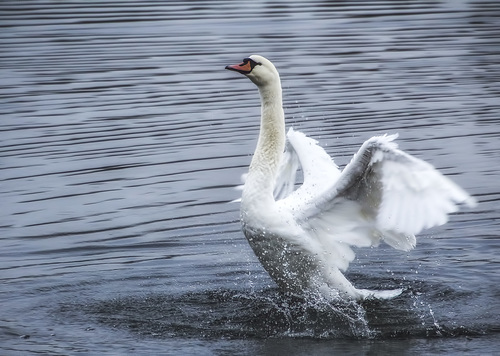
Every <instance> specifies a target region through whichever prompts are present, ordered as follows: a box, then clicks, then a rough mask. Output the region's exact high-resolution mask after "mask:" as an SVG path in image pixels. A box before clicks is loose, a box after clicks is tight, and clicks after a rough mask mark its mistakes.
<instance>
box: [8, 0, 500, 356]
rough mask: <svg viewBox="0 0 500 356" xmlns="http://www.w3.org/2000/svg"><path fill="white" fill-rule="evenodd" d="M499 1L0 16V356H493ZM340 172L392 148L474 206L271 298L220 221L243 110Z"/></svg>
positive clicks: (94, 8) (244, 120)
mask: <svg viewBox="0 0 500 356" xmlns="http://www.w3.org/2000/svg"><path fill="white" fill-rule="evenodd" d="M499 18H500V3H499V2H498V1H495V0H490V1H460V0H457V1H455V0H453V1H451V0H450V1H431V0H429V1H406V0H405V1H377V2H368V1H310V2H304V1H244V2H243V1H242V2H239V1H179V2H175V1H120V2H111V1H105V2H103V1H63V2H62V1H50V0H47V1H7V0H5V1H2V2H0V27H1V34H0V36H1V42H0V46H1V48H0V73H1V83H0V98H1V101H0V112H1V116H0V120H1V121H0V131H1V136H0V142H1V143H0V152H1V153H0V154H1V161H0V204H1V211H0V300H1V304H0V353H1V354H2V355H26V354H51V355H68V354H88V355H95V354H114V355H120V354H171V355H175V354H183V355H187V354H203V355H209V354H214V355H233V354H240V355H279V354H286V355H327V354H328V355H331V354H355V355H376V354H414V355H416V354H436V353H440V354H449V355H459V354H477V355H479V354H481V355H487V354H495V353H497V352H498V347H499V346H500V344H499V341H498V339H499V331H500V317H499V310H500V287H499V284H500V283H499V282H500V278H499V274H498V269H499V261H500V258H499V257H498V256H499V247H500V243H499V235H500V233H499V229H500V218H499V217H500V208H499V199H500V183H499V173H500V99H499V94H500V83H499V80H500V21H499ZM253 53H259V54H262V55H265V56H266V57H268V58H270V59H271V60H273V61H274V62H275V64H276V66H277V67H278V69H279V70H280V72H281V76H282V80H283V88H284V91H285V93H284V105H285V112H286V115H287V123H288V126H291V125H293V126H294V128H295V129H299V130H302V131H304V132H306V133H308V134H310V135H311V136H313V137H314V138H316V139H318V140H319V141H320V142H321V144H322V145H323V146H324V147H325V148H326V150H327V151H328V152H329V153H330V154H331V155H332V156H334V157H335V158H336V162H337V163H338V164H339V165H341V166H343V165H345V164H346V163H347V162H348V161H349V159H350V157H351V156H352V154H353V153H354V152H355V151H356V150H357V148H358V147H359V146H360V145H361V143H362V142H363V141H364V140H365V139H367V138H369V137H370V136H372V135H375V134H383V133H386V132H388V133H394V132H399V133H400V138H399V140H398V142H399V144H400V146H401V148H403V149H404V150H406V151H408V152H410V153H412V154H414V155H416V156H418V157H420V158H423V159H425V160H426V161H428V162H431V163H432V164H434V165H435V166H436V167H438V168H439V169H440V170H441V171H442V172H443V173H445V174H446V175H448V176H450V177H451V178H452V179H453V180H454V181H456V182H457V183H459V184H460V185H461V186H463V187H464V188H465V189H466V190H467V191H469V192H470V193H471V194H473V195H474V196H476V197H477V199H478V201H479V206H478V207H477V208H476V209H473V210H464V211H463V212H460V213H458V214H455V215H454V216H453V217H452V219H451V221H450V223H449V224H447V225H445V226H443V227H440V228H435V229H433V230H430V231H426V232H425V233H424V234H422V235H421V236H419V238H418V244H417V248H416V249H415V250H414V251H411V252H409V253H401V252H397V251H393V250H391V249H389V248H387V247H384V246H381V247H380V248H377V249H360V250H358V251H357V259H356V261H355V262H354V263H353V264H352V265H351V268H350V270H349V273H348V276H349V278H350V279H351V280H353V281H354V283H355V285H356V286H357V287H360V288H394V287H398V286H402V287H403V288H405V292H404V293H403V295H402V296H400V297H399V298H397V299H395V300H392V301H385V302H366V303H363V304H361V305H358V304H352V303H344V304H342V303H340V304H329V303H326V302H324V301H321V300H318V299H312V300H310V301H308V302H305V301H303V300H298V299H296V298H293V297H291V296H283V295H280V294H279V292H278V291H277V290H276V288H275V286H274V284H273V283H272V281H271V280H270V279H269V277H268V276H267V274H266V273H265V272H264V271H263V269H262V268H261V266H260V265H259V263H258V261H257V260H256V258H255V257H254V256H253V254H252V252H251V250H250V248H249V247H248V245H247V243H246V241H245V240H244V237H243V235H242V234H241V232H240V228H239V222H238V214H239V213H238V209H239V206H238V204H234V203H233V204H231V203H228V202H229V201H231V200H233V199H235V198H237V197H238V195H239V193H238V191H236V190H234V189H233V186H235V185H237V184H239V183H240V175H241V174H242V173H244V172H245V171H246V167H247V165H248V163H249V161H250V154H251V152H252V151H253V149H254V146H255V143H256V138H257V134H258V120H259V98H258V95H257V91H256V88H255V87H254V86H253V84H251V83H250V82H249V81H248V80H246V79H245V78H240V77H239V76H238V75H236V74H235V73H231V72H227V71H224V66H225V65H227V64H234V63H237V62H239V61H240V60H241V59H242V58H243V57H246V56H248V55H250V54H253Z"/></svg>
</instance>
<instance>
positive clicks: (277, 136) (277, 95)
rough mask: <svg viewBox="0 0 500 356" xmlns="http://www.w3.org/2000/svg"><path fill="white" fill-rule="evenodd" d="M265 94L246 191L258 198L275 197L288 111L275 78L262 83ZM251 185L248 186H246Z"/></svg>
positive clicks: (261, 90) (261, 91)
mask: <svg viewBox="0 0 500 356" xmlns="http://www.w3.org/2000/svg"><path fill="white" fill-rule="evenodd" d="M259 93H260V98H261V105H262V107H261V121H260V134H259V140H258V142H257V148H256V149H255V153H254V155H253V158H252V163H251V164H250V169H249V172H248V177H247V181H246V184H245V190H244V192H243V195H244V197H243V198H245V195H246V194H245V191H247V190H248V191H250V192H251V197H252V198H254V199H264V200H266V199H274V198H273V189H274V182H275V179H276V174H277V171H278V167H279V164H280V160H281V156H282V154H283V150H284V148H285V139H286V137H285V114H284V112H283V105H282V95H281V84H280V81H279V80H277V81H274V82H272V83H270V84H268V85H266V86H263V87H259ZM246 188H248V189H246Z"/></svg>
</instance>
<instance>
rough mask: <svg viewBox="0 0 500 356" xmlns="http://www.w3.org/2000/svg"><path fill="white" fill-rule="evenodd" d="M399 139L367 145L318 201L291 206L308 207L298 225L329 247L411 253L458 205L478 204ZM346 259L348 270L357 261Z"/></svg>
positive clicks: (299, 216) (381, 139) (378, 139)
mask: <svg viewBox="0 0 500 356" xmlns="http://www.w3.org/2000/svg"><path fill="white" fill-rule="evenodd" d="M396 137H397V135H392V136H387V135H386V136H379V137H373V138H371V139H369V140H367V141H366V142H365V143H364V144H363V146H362V147H361V148H360V150H359V151H358V153H357V154H356V155H354V157H353V159H352V160H351V162H350V163H349V164H348V165H347V166H346V168H345V169H344V170H343V172H342V174H341V175H340V177H338V180H336V182H335V183H334V184H332V185H331V186H330V187H329V188H328V189H327V190H326V191H324V192H322V193H321V195H320V196H319V195H314V196H311V199H308V197H304V196H302V197H300V198H298V199H297V197H296V198H295V199H294V201H292V200H290V202H291V203H293V204H297V202H300V201H307V203H304V202H301V203H299V204H300V207H301V209H299V210H300V212H299V213H298V214H297V215H296V217H297V220H298V221H299V223H301V225H302V226H306V227H307V229H308V230H309V231H313V232H314V233H315V234H316V235H317V237H318V239H319V240H320V241H321V242H322V243H323V244H324V245H325V246H327V245H328V244H332V243H335V242H337V243H340V244H341V245H351V246H352V245H354V246H371V245H376V244H378V243H379V241H380V239H383V240H384V241H385V242H387V243H388V244H389V245H391V246H392V247H394V248H397V249H400V250H410V249H412V248H413V247H414V246H415V236H414V235H415V234H417V233H419V232H420V231H422V230H423V229H425V228H430V227H432V226H437V225H441V224H444V223H446V221H447V220H448V214H449V213H451V212H454V211H456V210H457V209H458V208H457V204H459V203H465V204H467V205H469V206H473V205H474V204H475V201H474V199H473V198H471V197H470V196H469V195H468V194H467V193H466V192H465V191H464V190H462V189H461V188H460V187H458V186H457V185H456V184H455V183H453V182H452V181H451V180H449V179H448V178H446V177H445V176H443V175H442V174H441V173H439V172H438V171H437V170H436V169H435V168H434V167H433V166H432V165H430V164H428V163H426V162H424V161H422V160H420V159H418V158H415V157H413V156H410V155H409V154H407V153H405V152H403V151H401V150H399V149H398V148H397V145H396V143H394V142H393V140H394V139H395V138H396ZM301 162H302V161H301ZM297 192H298V191H297ZM346 247H347V246H346ZM335 248H340V249H341V250H344V252H345V251H347V249H346V248H341V247H339V246H335ZM345 254H346V256H345V258H343V260H344V261H345V262H347V264H348V262H349V260H351V259H352V258H353V257H354V255H353V254H351V253H350V252H349V251H347V252H345ZM348 255H350V257H349V256H348ZM343 267H344V268H346V267H347V266H346V265H345V263H344V266H343Z"/></svg>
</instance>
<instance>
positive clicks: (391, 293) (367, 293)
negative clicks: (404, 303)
mask: <svg viewBox="0 0 500 356" xmlns="http://www.w3.org/2000/svg"><path fill="white" fill-rule="evenodd" d="M356 291H357V292H359V294H360V298H359V299H392V298H395V297H397V296H398V295H400V294H401V293H403V290H402V289H391V290H370V289H356Z"/></svg>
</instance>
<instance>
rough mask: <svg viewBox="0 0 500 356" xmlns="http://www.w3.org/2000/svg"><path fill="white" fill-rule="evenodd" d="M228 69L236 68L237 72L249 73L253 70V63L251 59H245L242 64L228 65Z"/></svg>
mask: <svg viewBox="0 0 500 356" xmlns="http://www.w3.org/2000/svg"><path fill="white" fill-rule="evenodd" d="M226 69H229V70H234V71H235V72H238V73H241V74H248V73H250V72H251V71H252V69H253V68H252V64H251V62H250V61H245V62H242V63H240V64H233V65H229V66H226Z"/></svg>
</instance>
